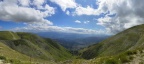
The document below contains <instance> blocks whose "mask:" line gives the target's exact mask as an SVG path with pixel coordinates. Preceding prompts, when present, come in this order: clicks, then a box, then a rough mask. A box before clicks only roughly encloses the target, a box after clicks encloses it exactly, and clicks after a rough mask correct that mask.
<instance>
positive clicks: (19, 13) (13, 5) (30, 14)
mask: <svg viewBox="0 0 144 64" xmlns="http://www.w3.org/2000/svg"><path fill="white" fill-rule="evenodd" d="M37 1H38V2H39V0H34V1H32V0H3V1H1V2H0V20H4V21H15V22H45V21H47V22H49V23H50V25H52V22H50V21H48V20H46V19H44V18H45V17H49V16H51V15H53V14H55V9H54V8H53V7H50V6H49V5H48V4H46V5H45V6H42V7H43V10H44V11H41V10H39V9H38V8H34V7H29V6H37V5H39V6H40V5H42V4H43V3H44V2H39V3H35V2H37ZM40 1H43V0H40Z"/></svg>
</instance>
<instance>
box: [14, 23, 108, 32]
mask: <svg viewBox="0 0 144 64" xmlns="http://www.w3.org/2000/svg"><path fill="white" fill-rule="evenodd" d="M26 25H27V26H26V27H17V28H14V29H12V31H24V32H51V31H53V32H64V33H77V34H106V33H104V31H102V30H92V29H84V28H73V27H59V26H50V25H49V23H47V22H39V23H31V24H27V23H26Z"/></svg>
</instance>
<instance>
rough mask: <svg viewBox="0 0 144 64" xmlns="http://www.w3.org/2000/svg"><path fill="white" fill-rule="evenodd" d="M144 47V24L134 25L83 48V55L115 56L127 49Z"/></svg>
mask: <svg viewBox="0 0 144 64" xmlns="http://www.w3.org/2000/svg"><path fill="white" fill-rule="evenodd" d="M139 49H144V25H139V26H134V27H132V28H130V29H127V30H125V31H123V32H120V33H118V34H117V35H115V36H113V37H111V38H108V39H106V40H104V41H103V42H100V43H98V44H95V45H92V46H89V47H88V48H85V49H83V50H82V51H81V52H82V55H81V56H82V57H83V58H85V59H92V58H95V57H104V56H114V55H119V54H121V53H125V52H126V51H133V50H139Z"/></svg>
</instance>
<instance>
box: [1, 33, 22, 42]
mask: <svg viewBox="0 0 144 64" xmlns="http://www.w3.org/2000/svg"><path fill="white" fill-rule="evenodd" d="M17 39H20V37H19V36H18V35H17V33H14V32H10V31H0V40H17Z"/></svg>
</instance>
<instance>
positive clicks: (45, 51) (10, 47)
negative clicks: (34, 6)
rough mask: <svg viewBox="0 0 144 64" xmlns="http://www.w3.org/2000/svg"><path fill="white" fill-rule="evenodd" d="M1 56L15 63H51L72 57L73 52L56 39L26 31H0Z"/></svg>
mask: <svg viewBox="0 0 144 64" xmlns="http://www.w3.org/2000/svg"><path fill="white" fill-rule="evenodd" d="M0 58H1V59H5V61H6V62H10V63H13V64H30V58H31V60H32V63H37V62H38V63H40V64H41V63H50V64H55V63H56V62H59V61H64V60H67V59H71V58H73V57H72V54H71V53H70V52H69V51H68V50H67V49H65V48H64V47H62V46H61V45H59V44H57V43H56V42H55V41H53V40H51V39H48V38H42V37H39V36H37V35H35V34H31V33H24V32H18V33H14V32H10V31H1V32H0Z"/></svg>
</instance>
